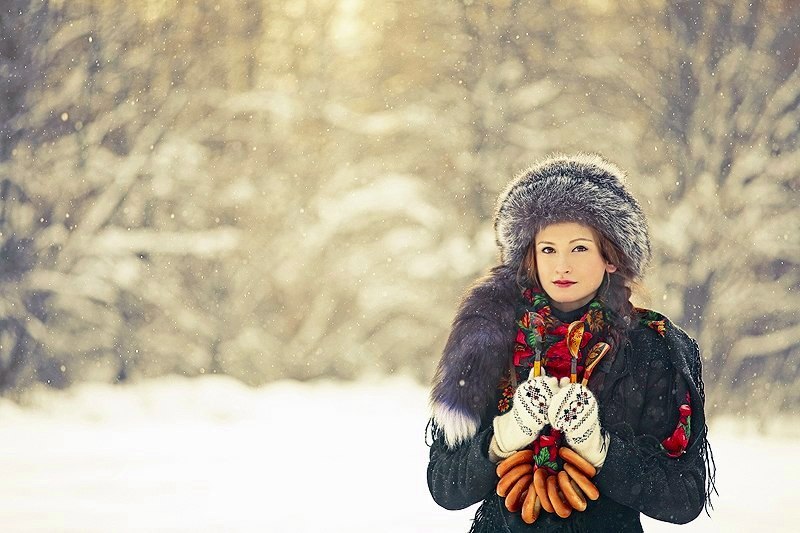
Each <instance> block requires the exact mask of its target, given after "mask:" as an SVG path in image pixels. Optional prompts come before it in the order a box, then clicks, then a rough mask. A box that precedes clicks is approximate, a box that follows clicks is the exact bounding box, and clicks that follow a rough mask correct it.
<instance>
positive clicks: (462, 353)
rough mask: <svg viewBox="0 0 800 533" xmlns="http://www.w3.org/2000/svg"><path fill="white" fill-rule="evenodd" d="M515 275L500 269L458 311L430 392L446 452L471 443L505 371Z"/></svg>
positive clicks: (476, 287)
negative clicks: (459, 445) (442, 432)
mask: <svg viewBox="0 0 800 533" xmlns="http://www.w3.org/2000/svg"><path fill="white" fill-rule="evenodd" d="M518 292H519V288H518V287H517V283H516V271H515V270H514V269H512V268H509V267H507V266H504V265H501V266H497V267H495V268H493V269H492V270H491V271H490V272H489V275H488V276H486V277H484V278H483V279H481V280H478V281H477V282H476V283H475V285H473V286H472V288H471V289H470V290H469V291H468V293H467V296H466V297H465V298H464V300H463V301H462V303H461V305H460V306H459V309H458V312H457V313H456V317H455V319H454V320H453V327H452V329H451V331H450V337H449V338H448V339H447V344H446V345H445V347H444V353H443V354H442V358H441V359H440V360H439V366H438V368H437V369H436V375H435V376H434V379H433V390H432V392H431V408H432V411H433V420H434V422H435V423H436V425H437V426H439V427H440V428H441V429H442V430H444V435H445V441H446V442H447V445H448V446H450V447H455V446H457V445H458V444H460V443H461V442H463V441H465V440H468V439H470V438H471V437H472V436H474V435H475V433H476V432H477V430H478V427H479V426H480V422H481V416H482V415H483V412H484V411H485V410H486V408H487V406H488V405H489V404H490V403H491V401H492V399H493V398H494V394H495V389H496V388H497V384H498V383H499V381H500V378H501V376H502V373H503V372H504V371H505V370H506V369H508V364H509V358H508V357H509V354H510V353H511V351H512V349H513V344H514V338H515V332H516V331H515V329H514V328H515V325H514V320H515V317H514V301H515V299H516V297H517V293H518Z"/></svg>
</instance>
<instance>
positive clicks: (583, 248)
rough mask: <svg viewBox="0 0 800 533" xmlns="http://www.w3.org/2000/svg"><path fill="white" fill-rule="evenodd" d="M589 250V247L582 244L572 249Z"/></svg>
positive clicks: (576, 250)
mask: <svg viewBox="0 0 800 533" xmlns="http://www.w3.org/2000/svg"><path fill="white" fill-rule="evenodd" d="M587 250H588V248H587V247H585V246H584V245H582V244H579V245H578V246H576V247H575V248H573V249H572V251H573V252H585V251H587Z"/></svg>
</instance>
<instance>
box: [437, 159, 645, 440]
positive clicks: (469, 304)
mask: <svg viewBox="0 0 800 533" xmlns="http://www.w3.org/2000/svg"><path fill="white" fill-rule="evenodd" d="M624 179H625V176H624V173H623V172H622V170H620V169H619V168H617V167H616V166H615V165H613V164H612V163H609V162H608V161H606V160H604V159H603V158H601V157H600V156H596V155H590V154H579V155H577V156H574V157H567V156H560V155H559V156H554V157H551V158H549V159H546V160H544V161H542V162H540V163H538V164H536V165H534V166H533V167H531V168H529V169H528V170H526V171H525V172H523V173H522V174H520V175H519V176H518V177H517V178H515V179H514V180H512V181H511V183H509V185H508V186H507V187H506V189H505V191H504V192H503V193H502V194H501V195H500V198H499V201H498V204H497V210H496V213H495V232H496V238H497V244H498V246H499V247H500V252H501V262H502V264H501V265H498V266H496V267H494V268H493V269H492V270H491V271H490V272H489V274H488V275H487V276H486V277H484V278H483V279H480V280H478V281H477V282H476V283H475V284H474V285H473V286H472V288H470V289H469V291H468V293H467V295H466V297H465V298H464V300H463V301H462V302H461V305H460V306H459V309H458V312H457V313H456V317H455V319H454V320H453V326H452V329H451V332H450V337H449V338H448V340H447V344H446V345H445V348H444V353H443V354H442V358H441V360H440V361H439V366H438V368H437V370H436V375H435V376H434V380H433V389H432V391H431V409H432V412H433V421H434V423H435V424H436V426H438V427H439V428H440V429H441V430H442V431H443V433H444V436H445V441H446V443H447V445H448V446H450V447H455V446H457V445H458V444H460V443H461V442H463V441H466V440H468V439H470V438H472V437H473V436H474V435H475V434H476V432H477V431H478V428H479V427H480V425H481V419H482V417H483V415H484V412H485V411H486V409H487V408H488V406H489V404H490V403H491V401H492V400H493V398H494V394H495V389H496V387H497V384H498V382H499V380H500V378H501V376H502V374H503V372H505V370H506V369H507V368H508V365H509V356H510V354H511V353H512V351H513V343H514V338H515V334H516V326H515V322H514V321H515V319H516V317H515V316H514V312H515V301H516V299H517V297H518V295H519V287H518V285H517V282H516V273H517V270H518V269H519V265H520V264H521V262H522V260H523V258H524V256H525V251H526V249H527V247H528V245H529V243H530V242H531V239H532V237H533V235H535V233H536V232H537V231H538V230H539V229H540V228H542V227H544V226H546V225H548V224H552V223H555V222H566V221H574V222H581V223H584V224H587V225H590V226H592V227H594V228H596V229H598V230H599V231H601V232H602V233H603V234H604V235H605V236H606V237H608V238H609V239H611V240H612V241H613V242H614V243H615V244H616V245H617V246H619V248H620V249H621V250H622V251H623V252H624V253H625V254H626V255H628V256H629V257H630V258H631V259H632V261H633V264H634V265H635V268H636V271H637V274H638V275H640V276H641V274H642V272H643V270H644V268H645V266H646V264H647V262H648V261H649V259H650V241H649V238H648V233H647V222H646V220H645V217H644V214H643V213H642V210H641V208H640V207H639V204H638V202H637V201H636V200H635V199H634V198H633V196H631V195H630V193H629V192H628V191H627V190H626V188H625V185H624Z"/></svg>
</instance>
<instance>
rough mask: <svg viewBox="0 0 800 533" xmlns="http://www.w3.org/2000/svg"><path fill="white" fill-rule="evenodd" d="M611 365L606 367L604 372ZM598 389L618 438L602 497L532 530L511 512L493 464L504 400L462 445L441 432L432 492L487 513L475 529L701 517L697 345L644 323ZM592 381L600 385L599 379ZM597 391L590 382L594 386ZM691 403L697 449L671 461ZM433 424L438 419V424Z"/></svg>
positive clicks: (545, 516)
mask: <svg viewBox="0 0 800 533" xmlns="http://www.w3.org/2000/svg"><path fill="white" fill-rule="evenodd" d="M604 364H605V367H604V366H603V365H604ZM598 372H605V373H606V375H605V376H604V379H602V380H599V381H600V382H602V384H601V385H600V386H598V387H597V390H594V391H593V392H594V393H595V395H596V397H597V399H598V402H599V404H600V420H601V425H602V427H603V429H604V430H605V431H607V432H608V434H609V435H610V443H609V449H608V455H607V457H606V460H605V463H604V464H603V467H602V468H601V469H600V471H599V472H598V474H597V475H596V476H595V478H594V480H593V481H594V482H595V484H596V485H597V487H598V489H599V490H600V494H601V496H600V499H599V500H597V501H594V502H592V501H589V502H588V504H589V505H588V508H587V509H586V511H584V512H573V513H572V515H571V516H570V517H569V518H566V519H562V518H559V517H558V516H557V515H555V514H550V513H546V512H544V511H542V513H541V515H540V517H539V519H538V520H537V521H536V522H535V523H534V524H532V525H528V524H525V523H524V522H523V521H522V519H521V517H520V514H519V513H509V512H508V511H507V510H506V509H505V506H504V500H503V499H502V498H500V497H499V496H497V495H496V493H495V489H496V485H497V482H498V478H497V475H496V473H495V469H496V464H495V463H493V462H492V461H490V460H489V457H488V448H489V442H490V440H491V437H492V433H493V429H492V419H493V418H494V416H495V415H496V414H497V413H498V411H497V407H496V406H497V400H498V399H499V392H500V391H499V390H498V391H497V392H498V396H497V397H496V398H495V399H494V401H492V402H488V405H486V406H485V408H486V411H485V413H484V414H483V415H482V416H480V425H479V427H478V429H477V432H476V433H475V434H474V435H473V436H472V437H471V438H469V439H466V440H464V441H461V442H460V443H459V444H458V445H457V446H455V447H453V446H452V443H451V446H448V445H447V444H446V443H445V439H444V434H443V432H442V431H437V430H436V428H435V427H434V432H433V443H432V445H431V449H430V462H429V465H428V487H429V489H430V492H431V495H432V496H433V499H434V500H435V501H436V502H437V503H438V504H439V505H441V506H442V507H444V508H446V509H463V508H466V507H469V506H470V505H473V504H475V503H477V502H481V501H482V502H483V503H482V505H481V506H480V508H479V510H478V512H477V514H476V520H475V523H474V524H473V531H509V532H518V531H519V532H522V531H609V532H611V531H613V532H624V531H642V526H641V522H640V513H644V514H646V515H647V516H650V517H653V518H655V519H658V520H664V521H667V522H674V523H686V522H689V521H691V520H693V519H694V518H695V517H697V516H698V514H699V513H700V512H701V510H702V509H703V507H704V504H705V501H706V494H707V493H706V449H707V441H706V423H705V414H704V409H703V405H704V394H703V390H702V389H703V388H702V379H701V362H700V355H699V350H698V347H697V344H696V343H695V341H694V340H693V339H691V338H690V337H689V336H688V335H686V333H684V332H683V331H682V330H680V329H679V328H677V327H676V326H673V325H671V324H669V327H668V328H667V331H666V334H665V336H663V337H662V336H661V335H660V334H659V333H658V332H656V331H655V330H653V329H651V328H649V327H645V326H641V325H640V326H637V327H635V328H633V329H632V330H631V331H630V332H629V335H628V340H627V342H626V343H625V344H624V345H623V346H622V347H621V349H620V350H619V352H618V353H617V354H616V356H615V358H614V359H613V361H609V362H607V363H601V364H600V366H599V367H598V369H597V371H596V372H595V373H596V374H597V373H598ZM593 379H594V378H593ZM590 388H591V383H590ZM687 392H688V393H689V394H690V397H691V408H692V415H691V424H690V427H691V436H690V440H689V447H688V449H687V450H686V452H685V453H684V454H683V455H681V456H680V457H678V458H670V457H669V456H667V455H666V453H665V452H664V450H663V449H661V448H660V443H661V441H662V440H663V439H665V438H666V437H668V436H669V435H671V434H672V432H673V431H674V429H675V428H676V426H677V424H678V419H679V411H678V407H679V406H680V404H681V403H683V400H684V399H685V397H686V393H687ZM434 422H435V421H434Z"/></svg>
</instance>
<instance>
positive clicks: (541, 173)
mask: <svg viewBox="0 0 800 533" xmlns="http://www.w3.org/2000/svg"><path fill="white" fill-rule="evenodd" d="M557 222H579V223H581V224H586V225H587V226H591V227H593V228H595V229H596V230H598V231H599V232H600V233H602V234H603V235H604V236H605V237H607V238H608V239H609V240H611V241H612V242H613V243H614V244H616V245H617V247H618V248H619V249H620V250H621V251H622V252H623V253H624V254H625V255H626V256H627V257H628V258H629V259H630V260H631V264H632V265H633V268H634V272H635V273H636V276H637V277H642V274H643V272H644V269H645V267H646V266H647V263H648V262H649V261H650V256H651V252H650V239H649V237H648V232H647V220H646V219H645V216H644V213H643V212H642V209H641V207H640V206H639V203H638V202H637V201H636V199H635V198H634V197H633V196H631V194H630V192H628V190H627V188H626V186H625V173H624V172H623V171H622V170H621V169H620V168H619V167H617V166H616V165H614V164H613V163H610V162H609V161H606V160H605V159H603V158H602V157H600V156H598V155H594V154H577V155H575V156H565V155H560V154H559V155H555V156H553V157H550V158H547V159H545V160H543V161H540V162H539V163H537V164H535V165H533V166H532V167H530V168H529V169H527V170H525V171H524V172H522V173H521V174H520V175H519V176H517V177H516V178H515V179H514V180H512V181H511V182H510V183H509V184H508V186H507V187H506V189H505V191H504V192H503V193H502V194H501V195H500V197H499V199H498V202H497V210H496V212H495V222H494V229H495V236H496V239H497V244H498V246H499V247H500V252H501V260H502V262H503V264H505V265H509V266H511V267H513V268H515V269H516V268H518V267H519V265H520V264H521V263H522V260H523V258H524V257H525V252H526V251H527V248H528V246H529V245H530V242H531V240H532V239H533V236H534V235H536V233H537V232H538V231H539V230H541V229H542V228H544V227H545V226H547V225H549V224H553V223H557Z"/></svg>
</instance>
